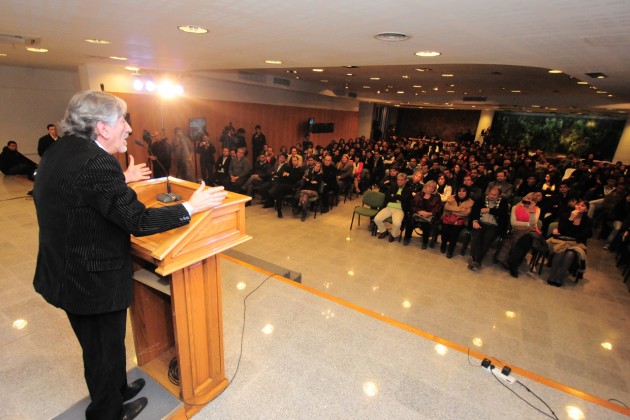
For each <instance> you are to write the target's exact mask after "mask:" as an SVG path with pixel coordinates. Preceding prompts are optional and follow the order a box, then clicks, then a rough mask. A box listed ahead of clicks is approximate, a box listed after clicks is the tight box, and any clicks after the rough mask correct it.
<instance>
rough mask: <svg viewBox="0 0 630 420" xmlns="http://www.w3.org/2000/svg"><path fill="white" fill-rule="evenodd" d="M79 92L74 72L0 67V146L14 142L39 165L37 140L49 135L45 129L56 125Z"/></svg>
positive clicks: (77, 79)
mask: <svg viewBox="0 0 630 420" xmlns="http://www.w3.org/2000/svg"><path fill="white" fill-rule="evenodd" d="M79 88H80V85H79V75H78V73H77V72H76V71H57V70H38V69H30V68H24V67H8V66H0V146H1V147H4V146H6V144H7V141H9V140H15V141H16V142H17V143H18V150H19V151H20V152H21V153H22V154H24V155H27V156H28V157H29V158H31V159H32V160H34V161H35V162H39V156H38V155H37V140H39V138H40V137H41V136H43V135H44V134H47V133H48V132H47V131H46V125H48V124H50V123H56V124H58V123H59V121H60V120H61V118H62V117H63V112H64V111H65V109H66V106H67V105H68V101H69V100H70V98H71V97H72V95H74V94H75V93H76V92H77V91H78V90H79Z"/></svg>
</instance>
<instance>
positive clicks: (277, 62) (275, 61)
mask: <svg viewBox="0 0 630 420" xmlns="http://www.w3.org/2000/svg"><path fill="white" fill-rule="evenodd" d="M265 63H267V64H282V61H280V60H265Z"/></svg>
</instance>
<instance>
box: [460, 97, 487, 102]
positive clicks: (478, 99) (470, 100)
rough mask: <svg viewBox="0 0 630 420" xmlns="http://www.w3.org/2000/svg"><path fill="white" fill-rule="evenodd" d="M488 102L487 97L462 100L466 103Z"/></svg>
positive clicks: (464, 98)
mask: <svg viewBox="0 0 630 420" xmlns="http://www.w3.org/2000/svg"><path fill="white" fill-rule="evenodd" d="M487 100H488V97H487V96H464V97H463V98H462V101H464V102H486V101H487Z"/></svg>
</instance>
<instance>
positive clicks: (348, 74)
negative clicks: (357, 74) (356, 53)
mask: <svg viewBox="0 0 630 420" xmlns="http://www.w3.org/2000/svg"><path fill="white" fill-rule="evenodd" d="M346 76H351V77H352V76H354V74H352V73H346Z"/></svg>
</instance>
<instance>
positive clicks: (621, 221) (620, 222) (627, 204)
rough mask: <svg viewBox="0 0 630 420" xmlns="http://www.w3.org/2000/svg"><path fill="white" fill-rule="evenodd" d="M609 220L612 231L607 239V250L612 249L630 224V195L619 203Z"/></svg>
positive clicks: (605, 247)
mask: <svg viewBox="0 0 630 420" xmlns="http://www.w3.org/2000/svg"><path fill="white" fill-rule="evenodd" d="M609 220H610V221H611V222H612V231H611V232H610V233H609V234H608V237H607V238H606V244H605V245H604V249H605V250H609V249H611V246H612V244H613V243H614V242H615V240H616V239H617V237H618V236H619V234H620V233H621V232H622V228H623V226H624V225H627V224H628V223H630V193H629V194H626V197H625V198H624V199H623V200H621V201H620V202H619V203H617V205H616V206H615V208H614V209H613V211H612V214H611V217H610V219H609Z"/></svg>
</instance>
